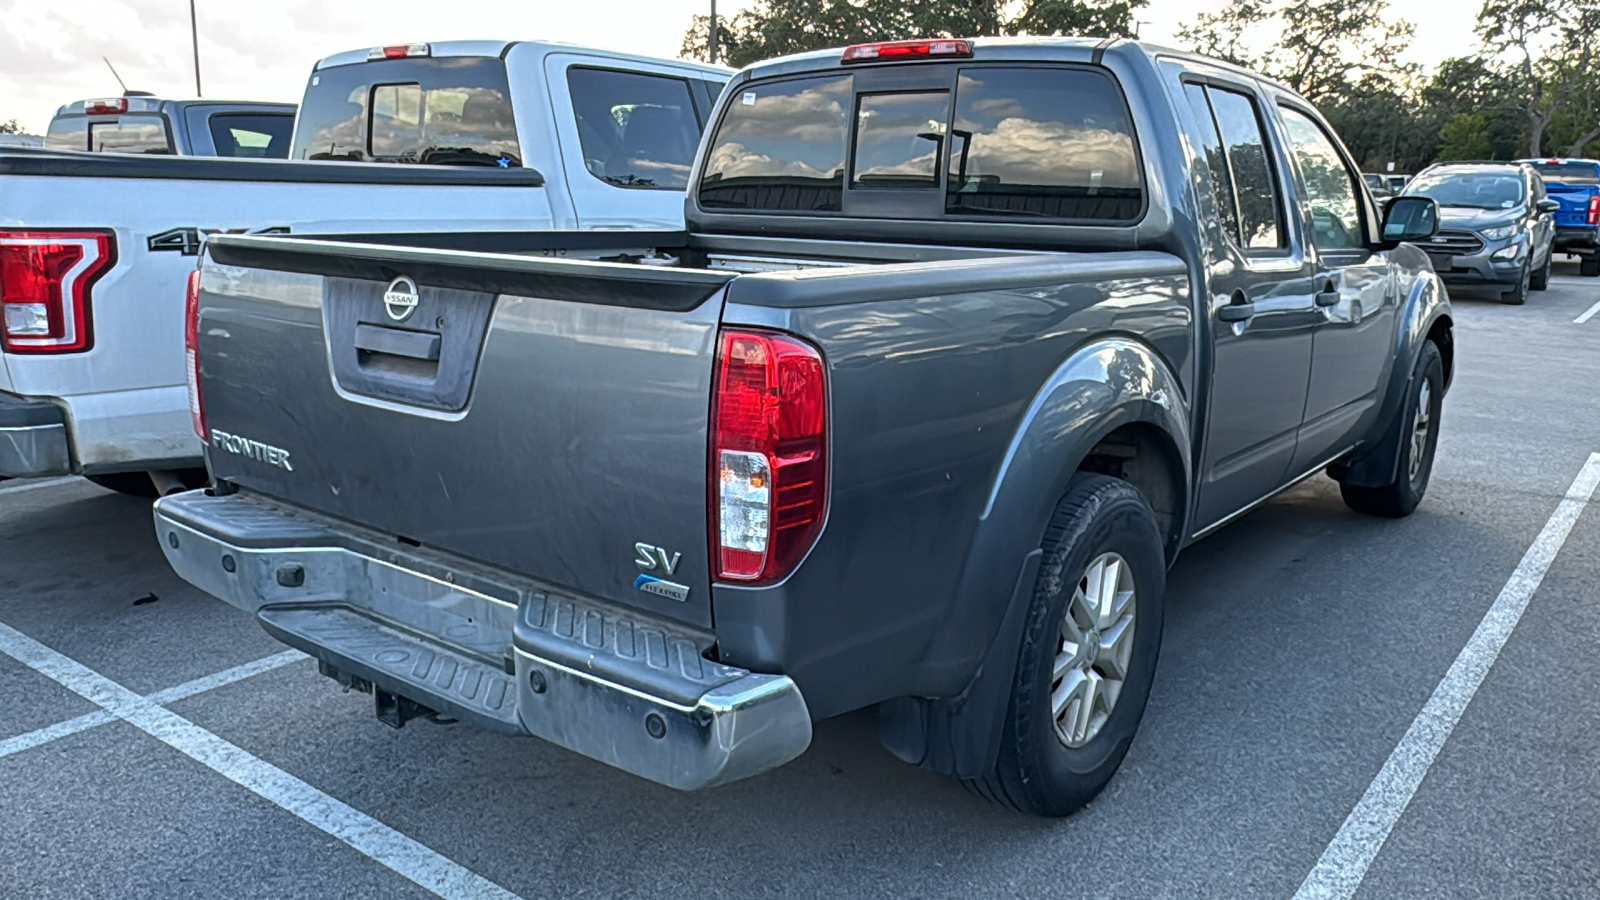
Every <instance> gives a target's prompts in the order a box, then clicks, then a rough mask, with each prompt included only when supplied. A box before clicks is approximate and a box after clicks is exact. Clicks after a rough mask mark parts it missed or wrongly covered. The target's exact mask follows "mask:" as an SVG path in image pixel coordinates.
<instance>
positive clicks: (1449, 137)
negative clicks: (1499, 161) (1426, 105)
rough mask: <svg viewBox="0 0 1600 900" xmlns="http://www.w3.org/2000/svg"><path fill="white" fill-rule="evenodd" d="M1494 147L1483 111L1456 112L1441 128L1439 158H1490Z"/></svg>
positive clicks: (1446, 159)
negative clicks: (1490, 141) (1491, 143)
mask: <svg viewBox="0 0 1600 900" xmlns="http://www.w3.org/2000/svg"><path fill="white" fill-rule="evenodd" d="M1493 155H1494V148H1493V147H1492V146H1491V145H1490V143H1489V122H1488V118H1487V117H1486V116H1485V115H1484V114H1483V113H1456V114H1455V115H1454V116H1452V117H1451V119H1450V121H1448V122H1446V123H1444V127H1443V128H1440V129H1439V152H1438V159H1439V161H1441V162H1449V161H1450V160H1467V159H1489V158H1491V157H1492V156H1493Z"/></svg>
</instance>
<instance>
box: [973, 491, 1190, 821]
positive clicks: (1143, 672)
mask: <svg viewBox="0 0 1600 900" xmlns="http://www.w3.org/2000/svg"><path fill="white" fill-rule="evenodd" d="M1107 553H1115V554H1117V555H1119V556H1121V557H1122V560H1123V562H1124V563H1125V564H1126V565H1127V571H1128V572H1130V573H1131V575H1132V578H1133V584H1132V587H1133V590H1134V596H1133V600H1132V602H1131V604H1130V608H1131V609H1132V611H1133V613H1134V616H1133V620H1132V625H1133V634H1132V635H1131V637H1130V641H1131V643H1132V648H1131V650H1130V651H1129V658H1128V660H1127V663H1126V666H1125V678H1124V679H1123V682H1122V687H1121V690H1120V692H1119V693H1118V694H1117V695H1116V699H1115V701H1114V702H1113V703H1112V705H1111V708H1110V711H1109V713H1108V714H1106V715H1105V716H1104V719H1103V721H1102V724H1100V725H1099V731H1098V732H1096V733H1093V734H1092V736H1090V737H1088V739H1087V741H1086V742H1084V743H1083V744H1082V745H1081V746H1079V747H1076V748H1074V747H1069V746H1068V744H1067V742H1066V739H1064V738H1063V737H1061V736H1060V735H1059V734H1058V732H1057V725H1056V716H1055V715H1054V712H1053V710H1052V708H1051V690H1052V682H1053V680H1054V679H1053V674H1054V662H1055V658H1056V653H1057V652H1058V650H1060V649H1061V648H1062V647H1063V646H1064V645H1063V638H1062V627H1063V623H1064V621H1065V617H1066V615H1067V604H1068V602H1069V600H1070V599H1071V598H1072V596H1073V594H1074V592H1075V591H1076V590H1077V589H1078V587H1079V585H1080V581H1086V580H1087V579H1086V570H1087V568H1088V567H1089V565H1090V563H1091V562H1093V561H1095V560H1097V559H1099V558H1100V557H1101V556H1102V555H1103V554H1107ZM1166 578H1167V567H1166V558H1165V555H1164V553H1163V550H1162V542H1161V532H1160V529H1159V528H1158V527H1157V525H1156V521H1155V516H1154V515H1153V514H1152V513H1151V511H1150V505H1149V504H1148V503H1147V502H1146V501H1145V498H1144V496H1143V495H1142V494H1140V493H1139V491H1138V490H1137V489H1135V488H1134V487H1133V486H1132V485H1130V484H1128V483H1127V482H1126V481H1122V480H1120V479H1117V478H1111V477H1109V476H1106V475H1095V474H1089V473H1080V474H1079V475H1077V476H1076V477H1075V478H1074V479H1073V480H1072V482H1071V484H1070V485H1069V486H1068V489H1067V494H1066V496H1065V497H1063V498H1062V499H1061V501H1060V502H1059V503H1057V504H1056V511H1055V515H1054V516H1053V517H1052V518H1051V520H1050V527H1049V528H1048V529H1047V530H1046V532H1045V539H1044V559H1043V561H1042V562H1041V563H1040V567H1039V577H1038V579H1037V581H1036V582H1035V585H1034V592H1033V600H1032V603H1031V604H1030V606H1029V608H1028V618H1027V620H1026V622H1025V623H1024V626H1023V629H1024V630H1023V634H1022V646H1021V648H1020V650H1019V651H1018V658H1017V670H1016V675H1015V679H1014V681H1013V682H1012V686H1011V700H1010V705H1009V708H1008V710H1007V712H1006V718H1005V724H1004V725H1003V726H1002V728H1003V731H1002V733H1001V737H1000V752H999V754H998V758H997V759H996V761H995V766H994V769H993V770H992V771H991V772H990V773H989V774H988V775H986V776H985V777H983V778H979V779H974V780H972V781H969V782H968V786H969V787H971V788H972V789H973V790H974V791H975V792H976V793H978V794H981V795H982V796H984V797H987V798H989V799H990V800H993V801H995V802H997V803H1000V804H1003V805H1005V806H1009V807H1011V808H1012V809H1015V810H1018V811H1020V812H1026V813H1031V814H1034V815H1039V816H1065V815H1068V814H1070V813H1072V812H1074V811H1076V810H1078V809H1080V808H1082V807H1083V806H1084V804H1086V803H1088V802H1089V801H1090V800H1093V799H1094V797H1095V795H1097V794H1099V793H1100V791H1101V789H1102V788H1104V787H1105V786H1106V783H1107V782H1109V781H1110V780H1111V776H1112V775H1113V774H1114V773H1115V772H1116V771H1117V767H1118V766H1120V765H1121V764H1122V758H1123V757H1124V756H1125V755H1126V754H1127V752H1128V745H1129V744H1130V743H1131V742H1132V741H1133V735H1134V732H1135V731H1137V730H1138V727H1139V720H1140V719H1141V718H1143V716H1144V707H1145V701H1146V700H1147V699H1148V698H1149V696H1150V683H1151V681H1152V680H1153V678H1154V677H1155V670H1156V658H1157V656H1158V655H1159V654H1160V650H1161V619H1162V605H1163V595H1164V594H1165V592H1166ZM1107 633H1108V634H1109V633H1110V631H1109V629H1108V630H1107ZM1094 646H1098V637H1097V638H1096V643H1095V644H1094ZM1092 706H1093V704H1091V707H1092Z"/></svg>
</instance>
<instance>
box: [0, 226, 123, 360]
mask: <svg viewBox="0 0 1600 900" xmlns="http://www.w3.org/2000/svg"><path fill="white" fill-rule="evenodd" d="M114 247H115V242H114V241H113V239H112V237H111V235H110V234H109V233H107V232H102V231H6V230H0V349H4V350H5V352H7V353H76V352H78V351H81V350H87V349H89V347H90V346H91V343H92V341H91V338H92V335H91V332H90V327H89V326H90V323H89V292H90V288H92V287H93V286H94V282H95V281H96V280H97V279H98V278H99V277H100V276H101V275H103V274H105V272H106V271H107V270H109V269H110V268H111V265H112V263H114V262H115V261H116V259H115V251H114Z"/></svg>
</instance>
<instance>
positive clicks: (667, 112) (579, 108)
mask: <svg viewBox="0 0 1600 900" xmlns="http://www.w3.org/2000/svg"><path fill="white" fill-rule="evenodd" d="M567 87H568V90H569V92H570V93H571V95H572V111H573V114H574V116H575V118H576V120H577V124H578V143H579V144H580V145H581V148H582V151H583V162H584V167H585V168H587V169H588V171H589V174H591V175H593V176H594V177H595V178H598V179H600V180H601V181H604V182H605V183H607V184H610V185H612V186H614V187H621V188H632V189H641V190H675V191H681V190H683V189H684V188H685V187H688V185H689V174H690V169H691V168H692V167H693V165H694V154H695V150H696V149H697V148H698V147H699V144H700V123H701V119H700V114H699V113H698V111H697V109H696V106H695V101H694V96H693V88H692V87H691V85H690V82H689V79H687V78H674V77H672V76H669V75H651V74H647V73H643V72H624V71H619V70H615V69H601V68H592V67H588V66H573V67H572V68H570V69H568V70H567ZM702 90H703V88H702Z"/></svg>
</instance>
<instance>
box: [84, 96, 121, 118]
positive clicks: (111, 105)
mask: <svg viewBox="0 0 1600 900" xmlns="http://www.w3.org/2000/svg"><path fill="white" fill-rule="evenodd" d="M83 111H84V112H85V113H87V114H89V115H91V116H103V115H111V114H113V113H125V112H127V111H128V98H127V97H118V98H116V99H115V100H85V101H83Z"/></svg>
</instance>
